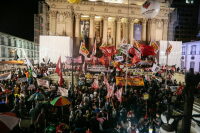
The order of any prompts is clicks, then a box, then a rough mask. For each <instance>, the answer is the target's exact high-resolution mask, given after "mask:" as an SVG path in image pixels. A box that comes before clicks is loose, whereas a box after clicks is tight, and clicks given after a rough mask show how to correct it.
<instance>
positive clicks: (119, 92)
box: [115, 88, 122, 103]
mask: <svg viewBox="0 0 200 133" xmlns="http://www.w3.org/2000/svg"><path fill="white" fill-rule="evenodd" d="M115 96H116V97H117V99H118V101H119V102H120V103H121V102H122V88H121V89H119V90H118V91H116V92H115Z"/></svg>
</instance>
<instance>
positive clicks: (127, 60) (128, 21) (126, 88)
mask: <svg viewBox="0 0 200 133" xmlns="http://www.w3.org/2000/svg"><path fill="white" fill-rule="evenodd" d="M127 8H128V12H127V21H128V22H127V45H128V37H129V18H128V17H129V0H128V5H127ZM126 52H127V53H126V84H125V93H126V91H127V73H128V68H127V62H128V51H126Z"/></svg>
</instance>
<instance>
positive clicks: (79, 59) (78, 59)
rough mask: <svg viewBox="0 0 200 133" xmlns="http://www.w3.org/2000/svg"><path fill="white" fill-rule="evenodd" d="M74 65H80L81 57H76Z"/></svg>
mask: <svg viewBox="0 0 200 133" xmlns="http://www.w3.org/2000/svg"><path fill="white" fill-rule="evenodd" d="M74 63H82V57H81V55H80V56H78V57H76V58H74Z"/></svg>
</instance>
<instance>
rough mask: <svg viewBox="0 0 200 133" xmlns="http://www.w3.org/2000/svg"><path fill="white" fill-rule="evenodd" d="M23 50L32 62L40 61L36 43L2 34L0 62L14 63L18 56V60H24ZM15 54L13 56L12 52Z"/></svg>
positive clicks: (0, 33)
mask: <svg viewBox="0 0 200 133" xmlns="http://www.w3.org/2000/svg"><path fill="white" fill-rule="evenodd" d="M22 49H24V50H25V52H26V54H27V56H28V58H29V59H30V60H38V57H39V47H38V46H36V45H35V44H34V42H31V41H28V40H25V39H22V38H19V37H15V36H12V35H8V34H5V33H2V32H0V61H12V60H14V56H16V55H18V57H19V59H18V60H24V55H23V51H22ZM12 50H14V51H15V53H14V54H11V53H10V51H12Z"/></svg>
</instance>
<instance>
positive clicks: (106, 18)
mask: <svg viewBox="0 0 200 133" xmlns="http://www.w3.org/2000/svg"><path fill="white" fill-rule="evenodd" d="M107 30H108V16H106V15H105V16H103V41H104V42H106V44H108V42H107V36H108V33H107V32H108V31H107Z"/></svg>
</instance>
